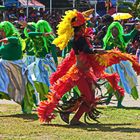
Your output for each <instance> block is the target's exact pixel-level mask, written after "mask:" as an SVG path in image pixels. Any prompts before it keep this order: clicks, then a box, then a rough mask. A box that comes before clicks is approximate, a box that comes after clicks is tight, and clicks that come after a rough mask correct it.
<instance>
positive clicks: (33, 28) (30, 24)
mask: <svg viewBox="0 0 140 140" xmlns="http://www.w3.org/2000/svg"><path fill="white" fill-rule="evenodd" d="M27 29H29V30H30V31H31V32H35V31H36V23H35V22H28V23H27V27H25V28H24V34H25V36H26V37H28V32H27Z"/></svg>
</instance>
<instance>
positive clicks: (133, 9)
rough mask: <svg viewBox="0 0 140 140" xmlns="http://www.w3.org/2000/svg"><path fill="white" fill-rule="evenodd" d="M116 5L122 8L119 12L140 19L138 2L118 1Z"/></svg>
mask: <svg viewBox="0 0 140 140" xmlns="http://www.w3.org/2000/svg"><path fill="white" fill-rule="evenodd" d="M118 5H119V6H120V7H121V6H123V8H119V12H127V13H130V14H132V15H133V16H134V17H139V18H140V0H136V1H135V2H122V1H118Z"/></svg>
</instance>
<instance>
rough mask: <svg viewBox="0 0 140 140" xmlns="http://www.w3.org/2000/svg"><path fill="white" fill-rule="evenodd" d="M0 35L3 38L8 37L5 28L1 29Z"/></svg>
mask: <svg viewBox="0 0 140 140" xmlns="http://www.w3.org/2000/svg"><path fill="white" fill-rule="evenodd" d="M0 36H1V38H5V37H6V34H5V32H4V31H3V30H0Z"/></svg>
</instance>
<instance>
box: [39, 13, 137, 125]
mask: <svg viewBox="0 0 140 140" xmlns="http://www.w3.org/2000/svg"><path fill="white" fill-rule="evenodd" d="M85 24H86V20H85V18H84V16H83V15H82V13H80V12H78V11H77V10H69V11H66V15H65V16H64V17H63V19H62V21H61V22H60V24H59V25H58V31H57V33H58V37H57V38H56V39H55V40H54V41H53V43H54V44H55V45H56V46H58V47H59V48H60V49H61V50H63V49H64V48H65V47H66V46H67V44H68V42H69V40H70V39H72V38H73V45H72V50H71V52H70V53H69V55H68V56H67V57H66V58H65V59H64V60H63V62H62V63H61V64H60V65H59V66H58V68H57V71H56V72H55V73H53V74H52V76H51V78H50V81H51V87H50V93H49V94H48V96H47V98H48V99H47V100H46V101H42V102H41V103H40V105H39V108H38V116H39V119H40V121H41V122H50V121H51V120H52V119H54V118H55V114H54V110H55V109H56V108H57V107H58V106H59V101H60V100H61V98H62V96H63V95H64V94H65V93H66V92H67V91H69V90H70V89H71V88H73V87H74V86H75V85H77V87H78V88H79V90H80V92H81V99H80V103H79V104H78V106H77V107H76V108H75V109H74V110H71V111H76V113H75V115H74V117H73V118H72V120H71V121H70V122H69V115H66V116H63V118H62V119H63V120H64V121H65V122H66V123H69V124H70V125H79V124H81V122H80V121H79V120H80V118H81V116H82V115H83V114H84V113H86V114H87V115H88V116H89V117H90V118H91V119H93V120H95V119H96V118H97V116H98V115H99V113H97V111H96V97H95V85H96V82H97V80H98V79H99V78H102V79H104V78H105V79H107V80H108V81H109V82H110V84H111V85H112V87H113V88H114V89H115V90H116V91H119V92H120V93H121V94H124V90H123V89H122V88H121V87H119V86H118V85H117V84H118V80H119V77H118V75H117V74H107V73H105V72H104V70H105V68H106V67H108V66H110V65H112V64H115V63H119V62H120V60H130V61H131V62H132V63H133V67H134V68H135V70H136V71H137V72H138V73H140V66H139V64H138V63H137V62H136V61H135V60H136V59H135V58H134V57H132V56H131V55H129V54H122V53H121V52H120V51H108V52H107V53H106V51H104V50H102V49H94V48H93V47H92V45H91V43H90V36H91V35H92V30H91V29H90V28H86V25H85ZM105 60H106V61H105Z"/></svg>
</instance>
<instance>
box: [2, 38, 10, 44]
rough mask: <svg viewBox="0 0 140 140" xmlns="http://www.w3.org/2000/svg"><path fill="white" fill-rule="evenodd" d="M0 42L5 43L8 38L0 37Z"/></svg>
mask: <svg viewBox="0 0 140 140" xmlns="http://www.w3.org/2000/svg"><path fill="white" fill-rule="evenodd" d="M0 42H4V44H6V43H8V39H7V38H4V39H1V40H0Z"/></svg>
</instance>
